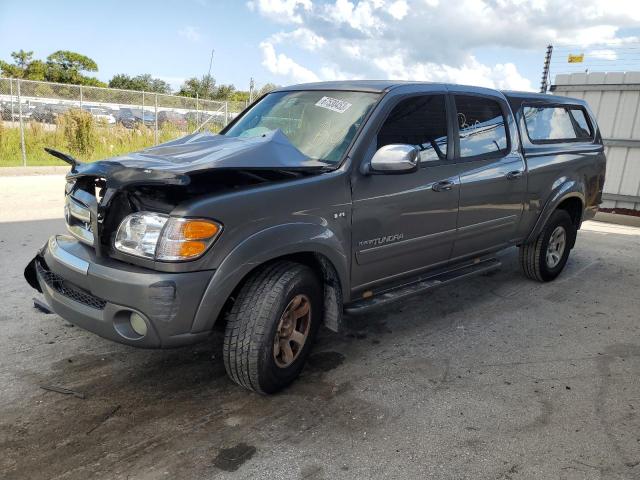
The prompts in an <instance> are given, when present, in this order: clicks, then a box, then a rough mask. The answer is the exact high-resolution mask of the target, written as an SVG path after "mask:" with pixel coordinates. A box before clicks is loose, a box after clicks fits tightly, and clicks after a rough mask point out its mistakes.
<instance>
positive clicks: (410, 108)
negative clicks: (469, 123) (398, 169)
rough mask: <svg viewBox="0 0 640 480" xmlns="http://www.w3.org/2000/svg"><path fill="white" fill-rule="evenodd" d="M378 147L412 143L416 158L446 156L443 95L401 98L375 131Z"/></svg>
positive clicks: (440, 157)
mask: <svg viewBox="0 0 640 480" xmlns="http://www.w3.org/2000/svg"><path fill="white" fill-rule="evenodd" d="M377 141H378V148H380V147H383V146H385V145H390V144H393V143H404V144H408V145H416V146H417V147H418V148H419V149H420V161H422V162H425V161H433V160H444V159H446V158H447V141H448V136H447V108H446V102H445V96H444V95H442V94H437V95H422V96H419V97H411V98H407V99H405V100H402V101H401V102H400V103H399V104H398V105H396V106H395V108H394V109H393V110H392V111H391V113H390V114H389V116H388V117H387V119H386V120H385V122H384V124H383V125H382V128H381V129H380V131H379V132H378V139H377Z"/></svg>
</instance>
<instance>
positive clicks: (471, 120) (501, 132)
mask: <svg viewBox="0 0 640 480" xmlns="http://www.w3.org/2000/svg"><path fill="white" fill-rule="evenodd" d="M455 100H456V111H457V113H458V130H459V133H460V157H461V158H470V157H482V158H484V157H493V156H502V155H504V154H506V152H507V146H508V141H507V129H506V127H505V119H504V115H503V113H502V108H500V104H499V103H498V102H496V101H495V100H492V99H490V98H485V97H476V96H472V95H456V96H455Z"/></svg>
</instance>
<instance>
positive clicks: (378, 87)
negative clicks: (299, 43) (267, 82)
mask: <svg viewBox="0 0 640 480" xmlns="http://www.w3.org/2000/svg"><path fill="white" fill-rule="evenodd" d="M412 84H413V85H415V84H418V85H434V83H432V82H411V81H407V80H340V81H334V82H314V83H300V84H297V85H289V86H287V87H281V88H279V89H278V90H280V91H286V90H355V91H361V92H375V93H382V92H384V91H387V90H390V89H392V88H393V87H398V86H400V85H412Z"/></svg>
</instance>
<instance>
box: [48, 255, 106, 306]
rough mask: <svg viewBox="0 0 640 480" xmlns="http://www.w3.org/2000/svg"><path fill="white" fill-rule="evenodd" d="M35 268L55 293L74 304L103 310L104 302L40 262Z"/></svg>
mask: <svg viewBox="0 0 640 480" xmlns="http://www.w3.org/2000/svg"><path fill="white" fill-rule="evenodd" d="M36 268H37V269H38V275H40V277H42V279H43V280H44V281H45V283H46V284H47V285H49V286H50V287H51V288H53V289H54V290H55V291H56V292H58V293H60V294H62V295H64V296H65V297H67V298H69V299H71V300H73V301H75V302H78V303H82V304H83V305H86V306H87V307H91V308H95V309H96V310H104V306H105V305H106V304H107V302H106V301H105V300H102V299H101V298H98V297H95V296H93V295H91V294H90V293H88V292H85V291H83V290H81V289H79V288H78V287H76V286H74V285H71V284H70V283H69V282H68V281H66V280H65V279H64V278H62V277H61V276H60V275H58V274H56V273H53V272H52V271H51V270H49V268H48V267H47V266H46V265H45V263H44V262H43V261H42V260H37V261H36Z"/></svg>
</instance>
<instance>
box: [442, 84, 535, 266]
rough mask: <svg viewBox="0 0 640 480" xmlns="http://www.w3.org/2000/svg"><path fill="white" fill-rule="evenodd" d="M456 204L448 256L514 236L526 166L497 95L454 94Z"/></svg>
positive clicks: (491, 246) (508, 115) (472, 252)
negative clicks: (454, 233)
mask: <svg viewBox="0 0 640 480" xmlns="http://www.w3.org/2000/svg"><path fill="white" fill-rule="evenodd" d="M452 103H453V107H454V109H455V112H456V117H457V122H456V127H457V128H456V135H455V139H456V142H455V161H456V162H457V164H458V165H459V174H460V204H459V211H458V225H457V227H458V230H457V234H456V240H455V244H454V248H453V252H452V260H454V259H461V258H463V257H470V256H476V255H481V254H483V253H484V252H487V251H490V250H494V249H497V248H500V247H502V246H506V245H507V244H508V243H509V242H510V241H511V240H512V239H514V238H515V237H516V235H517V226H518V223H519V221H520V217H521V215H522V209H523V206H524V200H525V194H526V190H527V177H526V166H525V162H524V159H523V157H522V154H521V153H520V148H519V138H518V136H517V132H516V127H515V122H514V119H513V115H512V113H511V109H510V108H509V106H508V104H507V102H506V100H505V99H504V98H503V97H502V96H501V95H491V94H488V93H482V94H479V93H478V94H476V93H469V92H466V91H458V92H454V93H453V95H452Z"/></svg>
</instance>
